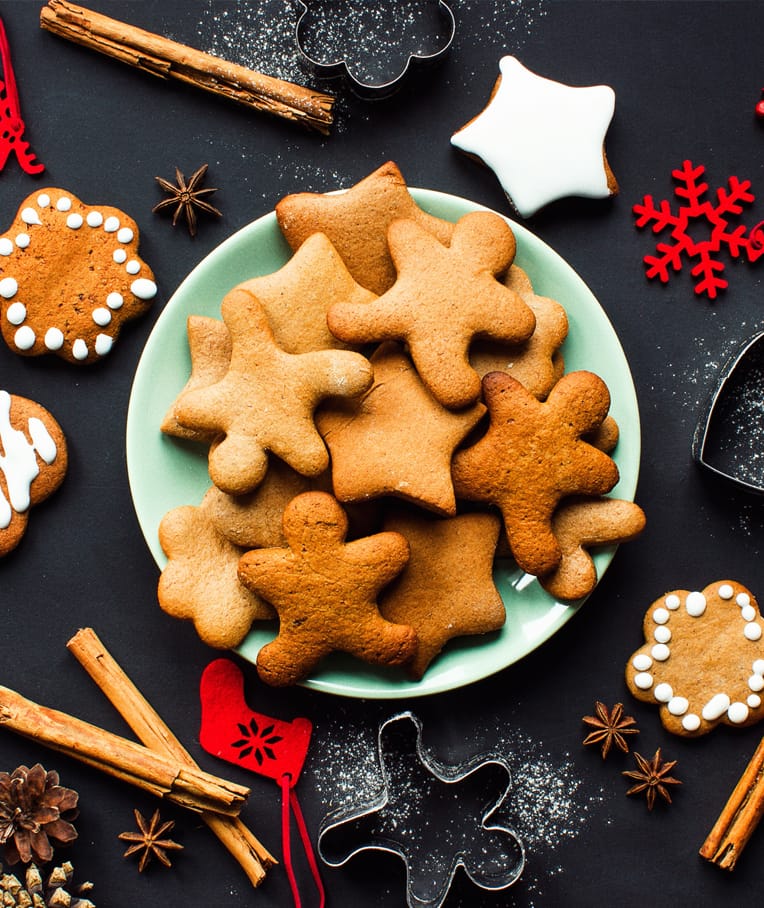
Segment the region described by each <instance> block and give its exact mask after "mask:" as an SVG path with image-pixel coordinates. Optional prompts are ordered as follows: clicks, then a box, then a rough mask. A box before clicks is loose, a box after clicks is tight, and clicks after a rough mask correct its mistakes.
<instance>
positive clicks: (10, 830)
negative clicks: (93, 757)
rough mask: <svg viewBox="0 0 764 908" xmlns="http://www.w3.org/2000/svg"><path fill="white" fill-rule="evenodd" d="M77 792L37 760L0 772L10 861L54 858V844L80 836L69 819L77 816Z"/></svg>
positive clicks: (0, 839)
mask: <svg viewBox="0 0 764 908" xmlns="http://www.w3.org/2000/svg"><path fill="white" fill-rule="evenodd" d="M77 799H78V795H77V792H76V791H73V790H72V789H71V788H64V787H63V786H61V785H59V784H58V773H57V772H52V771H51V772H46V770H45V768H44V767H43V766H41V765H40V764H39V763H36V764H35V765H34V766H33V767H32V768H31V769H29V768H28V767H26V766H19V767H18V768H17V769H14V770H13V772H12V773H7V772H0V844H2V845H4V846H5V859H6V861H7V862H8V863H9V864H16V863H17V862H18V861H22V862H23V863H24V864H28V863H29V862H30V861H31V860H32V859H33V858H34V859H35V860H36V861H40V862H41V863H44V862H46V861H49V860H50V859H51V858H52V857H53V845H54V844H55V845H66V844H68V843H69V842H73V841H74V840H75V839H76V838H77V830H76V829H75V828H74V826H72V824H71V823H70V822H69V821H70V820H74V819H76V817H77Z"/></svg>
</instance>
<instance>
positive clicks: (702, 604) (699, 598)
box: [684, 592, 706, 618]
mask: <svg viewBox="0 0 764 908" xmlns="http://www.w3.org/2000/svg"><path fill="white" fill-rule="evenodd" d="M684 607H685V608H686V609H687V614H688V615H692V617H693V618H700V616H701V615H702V614H703V612H705V610H706V597H705V596H704V595H703V593H699V592H694V593H688V595H687V599H686V600H685V603H684Z"/></svg>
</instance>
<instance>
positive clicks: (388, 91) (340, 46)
mask: <svg viewBox="0 0 764 908" xmlns="http://www.w3.org/2000/svg"><path fill="white" fill-rule="evenodd" d="M298 4H299V7H300V13H299V16H298V19H297V26H296V30H295V35H296V40H297V48H298V50H299V51H300V53H301V54H302V57H303V59H304V60H305V62H306V63H307V65H308V67H309V68H310V69H311V70H312V71H313V73H315V75H317V76H320V77H323V78H334V77H336V76H345V77H346V78H347V79H348V81H349V82H350V86H351V88H352V90H353V92H354V93H355V94H357V95H358V96H359V97H361V98H366V99H370V100H371V99H381V98H386V97H389V96H390V95H392V94H394V93H395V92H396V91H397V90H398V89H399V88H400V86H401V84H402V83H403V80H404V79H405V78H406V76H407V75H408V74H409V73H410V72H411V71H412V70H413V69H415V68H418V67H421V66H429V65H432V64H434V63H438V62H439V61H440V60H441V59H442V58H443V57H444V56H445V55H446V54H447V53H448V51H449V49H450V47H451V44H452V43H453V40H454V35H455V34H456V19H455V17H454V14H453V11H452V10H451V7H450V6H449V5H448V3H446V2H445V0H437V4H436V2H435V0H395V2H394V3H368V2H360V3H356V4H353V3H350V2H345V3H343V4H339V5H338V4H332V3H331V2H326V0H298ZM338 7H342V9H339V8H338ZM354 13H355V14H354ZM404 44H405V45H406V47H404ZM351 46H352V47H355V50H354V51H353V50H350V48H351ZM409 46H410V47H413V50H411V51H408V50H407V47H409ZM394 60H398V62H399V64H400V69H398V70H396V71H393V69H391V68H390V61H394Z"/></svg>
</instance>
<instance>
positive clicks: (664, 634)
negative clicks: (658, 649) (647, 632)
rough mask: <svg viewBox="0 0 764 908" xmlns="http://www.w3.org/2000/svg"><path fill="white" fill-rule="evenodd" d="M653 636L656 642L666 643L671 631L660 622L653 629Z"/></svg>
mask: <svg viewBox="0 0 764 908" xmlns="http://www.w3.org/2000/svg"><path fill="white" fill-rule="evenodd" d="M653 637H655V642H656V643H668V642H669V640H670V639H671V631H670V630H669V629H668V628H667V627H666V625H665V624H660V625H658V627H656V628H655V630H654V631H653Z"/></svg>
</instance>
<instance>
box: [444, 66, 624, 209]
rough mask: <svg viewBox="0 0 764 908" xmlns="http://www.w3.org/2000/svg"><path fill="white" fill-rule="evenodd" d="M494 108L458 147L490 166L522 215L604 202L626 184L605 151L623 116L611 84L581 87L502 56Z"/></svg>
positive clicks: (463, 134) (455, 140)
mask: <svg viewBox="0 0 764 908" xmlns="http://www.w3.org/2000/svg"><path fill="white" fill-rule="evenodd" d="M499 71H500V75H499V78H498V79H497V81H496V84H495V85H494V88H493V92H492V94H491V97H490V99H489V100H488V103H487V105H486V107H485V108H484V109H483V110H482V111H481V112H480V113H479V114H478V115H477V116H476V117H474V118H473V119H472V120H470V121H469V123H467V124H466V125H465V126H463V127H462V128H461V129H460V130H459V131H458V132H456V133H454V135H453V136H452V137H451V144H452V145H454V146H455V147H456V148H459V149H460V150H461V151H464V152H466V153H467V154H469V155H472V156H474V157H476V158H478V159H479V160H480V161H482V162H483V163H484V164H486V165H487V166H488V167H490V168H491V169H492V170H493V171H494V173H495V174H496V176H497V178H498V180H499V182H500V183H501V185H502V188H503V189H504V192H505V193H506V194H507V197H508V198H509V200H510V202H511V203H512V205H513V206H514V207H515V209H516V210H517V212H518V213H519V214H520V215H521V216H522V217H526V218H527V217H530V216H531V215H533V214H535V213H536V212H537V211H538V210H539V209H540V208H543V207H544V206H545V205H547V204H549V203H550V202H553V201H555V200H557V199H561V198H566V197H569V196H578V197H582V198H589V199H603V198H607V197H608V196H612V195H615V193H616V192H617V191H618V184H617V182H616V179H615V177H614V175H613V172H612V171H611V169H610V167H609V165H608V162H607V158H606V156H605V151H604V142H605V134H606V133H607V130H608V127H609V126H610V121H611V120H612V118H613V112H614V110H615V92H614V91H613V89H612V88H610V87H609V86H607V85H592V86H585V87H574V86H572V85H564V84H563V83H561V82H555V81H553V80H551V79H546V78H544V77H543V76H538V75H536V74H535V73H533V72H531V71H530V70H529V69H526V68H525V67H524V66H523V65H522V63H520V61H519V60H518V59H517V58H516V57H510V56H506V57H502V58H501V60H500V61H499Z"/></svg>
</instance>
